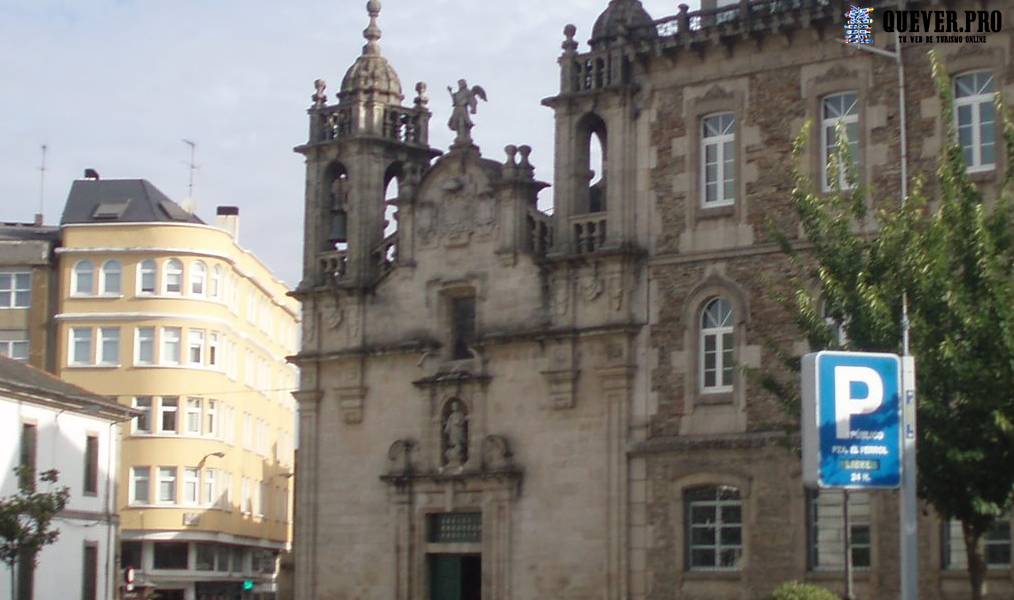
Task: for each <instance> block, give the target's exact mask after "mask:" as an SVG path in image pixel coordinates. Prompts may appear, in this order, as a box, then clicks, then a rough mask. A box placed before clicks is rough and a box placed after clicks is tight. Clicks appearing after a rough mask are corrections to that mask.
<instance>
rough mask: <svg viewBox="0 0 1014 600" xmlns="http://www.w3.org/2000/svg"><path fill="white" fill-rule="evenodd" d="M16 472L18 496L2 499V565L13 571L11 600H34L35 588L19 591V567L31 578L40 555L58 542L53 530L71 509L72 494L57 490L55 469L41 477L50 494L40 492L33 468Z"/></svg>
mask: <svg viewBox="0 0 1014 600" xmlns="http://www.w3.org/2000/svg"><path fill="white" fill-rule="evenodd" d="M14 471H15V473H16V474H17V478H18V481H19V486H18V487H19V489H18V492H17V493H16V494H14V495H11V496H7V497H6V498H0V561H3V562H4V564H6V565H7V567H8V569H10V573H11V598H21V599H25V598H27V599H28V600H30V599H31V586H26V587H27V588H28V589H27V590H25V589H23V590H18V589H17V580H18V573H17V572H18V567H19V563H21V565H20V566H21V567H22V568H24V569H26V572H27V573H29V576H31V573H32V572H33V571H34V569H35V565H36V563H37V559H38V555H39V552H40V551H41V550H42V549H43V548H44V547H45V546H47V545H49V544H52V543H53V542H55V541H56V540H57V538H58V537H59V535H60V531H59V530H57V529H54V528H53V527H52V522H53V518H54V517H56V515H57V514H59V513H60V511H62V510H63V509H64V507H65V506H67V499H68V498H69V497H70V490H69V489H68V488H67V487H57V486H56V483H57V481H58V480H59V473H57V471H56V470H55V469H53V470H49V471H44V472H43V473H42V474H41V475H40V476H39V479H40V480H41V481H42V482H44V483H46V484H48V486H47V487H48V488H49V490H47V491H39V490H37V489H36V486H35V482H34V473H33V472H32V469H31V468H30V467H25V466H21V467H17V468H15V469H14ZM19 593H20V594H21V595H20V596H19V595H18V594H19Z"/></svg>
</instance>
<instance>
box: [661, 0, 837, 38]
mask: <svg viewBox="0 0 1014 600" xmlns="http://www.w3.org/2000/svg"><path fill="white" fill-rule="evenodd" d="M847 4H848V3H847V2H841V1H840V0H741V1H740V2H738V3H735V4H729V5H726V6H721V7H718V8H711V9H707V10H695V11H689V10H681V11H680V12H679V13H678V14H675V15H672V16H669V17H665V18H662V19H659V20H657V21H655V28H656V30H657V31H658V35H659V36H660V37H670V36H675V35H681V34H692V33H693V32H697V31H701V30H706V29H710V28H713V27H722V26H724V27H726V28H739V27H743V28H745V29H746V30H754V29H758V28H763V27H764V26H766V25H767V23H766V21H767V18H768V17H771V16H786V17H791V18H793V19H795V18H796V17H797V16H799V15H800V14H801V13H803V12H807V11H813V10H816V11H818V12H825V11H827V10H828V9H832V8H833V7H835V6H840V7H842V12H843V11H844V7H845V6H846V5H847Z"/></svg>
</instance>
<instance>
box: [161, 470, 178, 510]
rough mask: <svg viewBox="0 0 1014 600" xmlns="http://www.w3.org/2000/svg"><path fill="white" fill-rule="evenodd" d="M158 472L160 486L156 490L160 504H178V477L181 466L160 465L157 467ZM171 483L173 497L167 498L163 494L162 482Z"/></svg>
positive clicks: (170, 488)
mask: <svg viewBox="0 0 1014 600" xmlns="http://www.w3.org/2000/svg"><path fill="white" fill-rule="evenodd" d="M156 472H157V473H158V488H157V490H156V502H157V503H158V504H176V500H177V498H179V485H178V481H177V479H178V478H179V468H178V467H175V466H160V467H158V468H157V471H156ZM164 483H170V484H171V487H169V488H168V489H169V490H170V491H171V492H172V498H170V499H168V500H166V499H163V496H162V484H164Z"/></svg>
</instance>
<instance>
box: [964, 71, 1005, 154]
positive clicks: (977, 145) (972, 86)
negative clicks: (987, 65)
mask: <svg viewBox="0 0 1014 600" xmlns="http://www.w3.org/2000/svg"><path fill="white" fill-rule="evenodd" d="M995 91H996V83H995V82H994V81H993V74H992V73H990V72H989V71H978V72H976V73H966V74H965V75H960V76H958V77H955V78H954V112H955V115H954V116H955V120H956V123H957V128H958V143H960V144H961V151H962V152H963V153H964V155H965V164H966V165H968V170H969V171H988V170H989V169H992V168H993V166H994V164H995V162H996V109H995V108H994V106H993V94H994V93H995Z"/></svg>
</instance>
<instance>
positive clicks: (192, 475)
mask: <svg viewBox="0 0 1014 600" xmlns="http://www.w3.org/2000/svg"><path fill="white" fill-rule="evenodd" d="M200 501H201V470H200V469H198V468H197V467H183V502H182V504H186V505H187V506H197V505H199V504H200V503H201V502H200Z"/></svg>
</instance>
